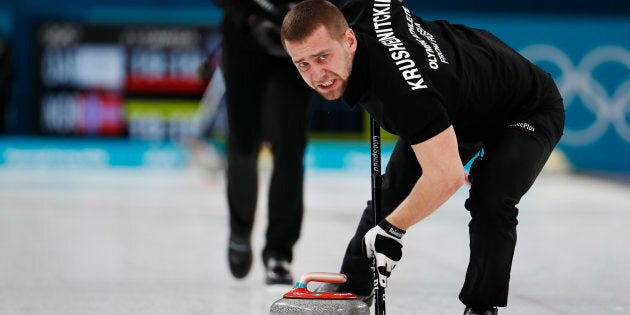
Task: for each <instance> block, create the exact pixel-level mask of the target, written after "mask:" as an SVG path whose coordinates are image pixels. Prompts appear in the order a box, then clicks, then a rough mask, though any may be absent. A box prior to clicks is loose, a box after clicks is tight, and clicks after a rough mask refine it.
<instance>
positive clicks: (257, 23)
mask: <svg viewBox="0 0 630 315" xmlns="http://www.w3.org/2000/svg"><path fill="white" fill-rule="evenodd" d="M249 27H250V29H251V32H252V35H253V36H254V38H255V39H256V41H257V42H258V44H259V45H260V46H261V47H262V48H264V49H265V51H266V52H267V53H268V54H270V55H272V56H277V57H289V54H287V52H286V51H285V50H284V47H282V42H281V41H280V25H279V24H277V23H274V22H273V21H271V20H268V19H265V18H261V17H258V16H255V15H252V16H251V17H250V18H249Z"/></svg>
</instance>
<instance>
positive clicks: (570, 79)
mask: <svg viewBox="0 0 630 315" xmlns="http://www.w3.org/2000/svg"><path fill="white" fill-rule="evenodd" d="M521 53H522V54H523V55H524V56H525V57H527V58H528V59H529V60H530V61H532V62H534V63H536V62H550V63H553V64H555V65H556V66H558V67H559V68H560V71H561V75H560V76H559V77H558V78H555V80H556V83H557V85H558V89H559V90H560V94H562V97H563V98H564V103H565V107H566V109H569V107H571V106H577V105H575V104H576V103H578V102H576V101H577V98H579V99H580V100H581V101H582V104H583V105H584V107H585V109H587V110H588V111H590V112H591V113H592V114H593V116H594V117H595V119H594V121H593V122H592V123H590V124H588V125H586V126H584V127H580V128H579V129H577V128H576V129H569V128H566V127H565V132H564V137H563V139H562V141H563V143H564V144H566V145H571V146H576V147H577V146H586V145H588V144H591V143H593V142H595V141H597V140H598V139H599V138H600V137H601V136H602V135H603V134H604V133H605V132H606V130H607V129H608V126H609V125H612V126H613V127H614V128H615V130H616V131H617V133H618V134H619V136H620V137H621V138H622V139H623V140H624V141H626V142H628V143H630V126H629V123H628V121H627V120H626V117H627V116H628V114H630V75H629V76H628V77H627V78H626V79H625V81H623V82H622V83H621V84H620V85H619V86H618V88H617V89H616V90H615V91H614V93H612V97H609V96H608V93H607V92H606V89H605V88H604V86H603V85H602V84H601V83H600V82H598V81H597V80H596V79H594V78H593V71H594V70H595V68H597V67H598V66H599V65H601V64H603V63H606V62H613V63H618V64H620V65H621V66H625V67H626V68H627V69H628V70H629V71H630V51H628V50H626V49H624V48H623V47H619V46H600V47H597V48H595V49H593V50H591V51H590V52H588V54H587V55H585V56H584V58H582V60H581V61H580V63H579V64H578V65H577V67H574V65H573V63H572V61H571V59H570V58H569V57H568V56H567V55H566V54H565V53H564V52H563V51H562V50H560V49H558V48H556V47H554V46H550V45H532V46H529V47H527V48H525V49H523V50H522V51H521Z"/></svg>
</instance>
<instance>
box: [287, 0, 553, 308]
mask: <svg viewBox="0 0 630 315" xmlns="http://www.w3.org/2000/svg"><path fill="white" fill-rule="evenodd" d="M344 3H345V4H344V5H343V6H341V10H339V9H338V8H337V7H336V6H335V5H333V4H332V3H331V2H328V1H325V0H306V1H304V2H301V3H299V4H297V5H296V6H295V7H293V8H292V9H291V11H290V12H289V13H288V14H287V16H286V17H285V19H284V22H283V25H282V30H281V35H282V42H283V44H284V47H285V49H286V51H287V52H288V53H289V55H290V56H291V59H292V60H293V63H294V64H295V66H296V68H297V70H298V71H299V73H300V74H301V76H302V78H303V79H304V81H305V82H306V83H307V84H309V85H310V87H311V88H313V89H314V90H316V91H317V92H319V93H320V94H321V95H322V96H323V97H325V98H326V99H329V100H333V99H339V98H343V100H344V101H345V102H346V103H347V104H348V105H349V106H351V107H354V106H357V105H359V106H362V107H363V108H364V109H365V110H366V111H367V112H368V113H369V114H370V115H371V116H372V117H373V118H374V119H375V120H376V121H377V122H378V123H379V124H380V125H381V126H382V127H383V128H384V129H385V130H387V131H389V132H391V133H393V134H396V135H398V136H399V139H398V141H397V143H396V146H395V148H394V151H393V153H392V156H391V158H390V160H389V162H388V164H387V167H386V171H385V174H384V176H383V183H382V187H381V188H382V207H381V208H382V211H383V213H382V217H384V218H385V219H384V220H382V221H381V222H379V223H378V225H377V226H376V227H374V224H373V222H371V221H372V214H371V208H370V206H369V205H368V207H367V208H366V209H365V211H364V213H363V216H362V218H361V220H360V222H359V225H358V228H357V230H356V233H355V235H354V237H353V238H352V239H351V240H350V242H349V244H348V247H347V250H346V253H345V256H344V260H343V263H342V266H341V273H344V274H346V275H347V276H348V281H347V282H346V283H345V284H343V285H341V286H340V287H338V288H337V289H338V290H340V291H345V292H352V293H355V294H357V295H361V296H367V297H369V296H370V294H371V291H372V288H373V285H372V273H371V269H370V266H371V264H370V258H371V257H373V256H375V257H376V260H377V267H378V268H377V269H378V270H379V282H380V283H381V284H382V285H383V286H386V285H387V278H388V277H389V276H390V273H391V271H392V270H393V268H394V266H395V265H396V263H397V262H398V261H399V259H400V258H401V256H402V238H403V236H404V234H405V232H406V231H407V230H408V229H409V228H410V227H412V226H413V225H415V224H417V223H418V222H419V221H421V220H423V219H424V218H426V217H427V216H428V215H430V214H431V213H432V212H434V211H435V210H436V209H438V208H439V207H440V206H441V205H442V204H443V203H444V202H445V201H446V200H448V199H449V198H450V197H451V196H452V195H453V194H454V193H455V192H456V191H457V190H458V189H459V188H460V187H461V186H462V185H463V183H464V182H465V176H464V175H463V174H464V169H463V165H464V164H465V163H467V162H468V161H469V160H471V159H472V158H473V157H475V156H476V155H477V153H479V152H480V150H481V149H483V157H478V158H477V159H476V160H475V162H474V163H473V167H472V169H471V172H470V180H471V186H470V194H469V197H468V199H467V200H466V202H465V205H464V206H465V208H466V209H467V210H468V211H469V212H470V215H471V220H470V223H469V227H468V229H469V234H470V259H469V262H468V270H467V272H466V276H465V279H464V283H463V287H462V289H461V292H460V294H459V299H460V300H461V302H462V303H463V304H464V305H465V311H464V314H496V313H497V307H505V306H507V302H508V286H509V279H510V270H511V265H512V258H513V256H514V249H515V245H516V226H517V223H518V221H517V215H518V209H517V207H516V206H517V204H518V203H519V201H520V199H521V197H522V196H523V195H524V194H525V193H526V192H527V191H528V189H529V188H530V187H531V185H532V184H533V183H534V181H535V179H536V178H537V176H538V174H539V173H540V171H541V170H542V168H543V166H544V164H545V162H546V160H547V159H548V157H549V155H550V154H551V152H552V150H553V148H554V147H555V145H556V144H557V143H558V141H559V140H560V137H561V136H562V131H563V128H564V106H563V102H562V98H561V96H560V94H559V92H558V89H557V88H556V85H555V83H554V82H553V80H552V79H551V77H550V76H549V74H548V73H545V72H544V71H543V70H542V69H540V68H539V67H537V66H535V65H534V64H532V63H531V62H529V61H528V60H527V59H525V58H524V57H522V56H521V55H519V54H518V53H517V52H516V51H514V50H513V49H512V48H510V47H508V46H507V45H506V44H504V43H503V42H502V41H500V40H499V39H498V38H496V37H495V36H493V35H492V34H490V33H489V32H487V31H483V30H478V29H473V28H470V27H467V26H464V25H455V24H450V23H448V22H446V21H434V22H431V21H425V20H423V19H421V18H419V17H417V16H413V15H412V14H411V13H410V11H409V10H408V9H407V8H405V7H404V6H403V5H402V4H401V3H400V2H399V1H390V0H363V1H359V0H356V1H355V0H350V1H345V2H344ZM342 12H343V13H342ZM348 21H350V25H349V23H348ZM364 252H365V253H366V254H365V253H364Z"/></svg>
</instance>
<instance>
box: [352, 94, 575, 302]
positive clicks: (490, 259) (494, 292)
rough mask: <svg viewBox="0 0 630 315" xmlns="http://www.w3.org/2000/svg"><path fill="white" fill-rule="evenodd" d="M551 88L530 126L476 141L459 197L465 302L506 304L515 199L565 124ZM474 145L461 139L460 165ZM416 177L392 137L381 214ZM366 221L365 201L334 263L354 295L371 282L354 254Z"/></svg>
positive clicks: (408, 152) (408, 155) (406, 150)
mask: <svg viewBox="0 0 630 315" xmlns="http://www.w3.org/2000/svg"><path fill="white" fill-rule="evenodd" d="M552 94H553V97H551V96H550V101H549V103H548V104H546V106H545V109H543V110H540V111H539V112H538V113H536V114H534V115H533V116H531V117H529V118H528V119H527V120H526V121H525V122H527V123H528V124H529V125H530V126H534V127H535V128H536V129H535V131H531V130H528V129H525V128H522V126H521V127H519V126H509V127H508V126H506V127H505V128H502V129H500V130H496V132H495V134H494V135H493V136H491V137H488V138H487V139H486V140H484V141H483V142H482V143H480V145H481V147H482V148H483V158H481V159H480V160H478V161H477V162H476V163H475V164H476V165H475V167H474V170H473V173H472V174H471V175H472V178H473V182H472V185H471V187H470V196H469V198H468V199H467V200H466V203H465V207H466V209H467V210H469V211H470V214H471V217H472V219H471V220H470V224H469V233H470V260H469V265H468V270H467V272H466V278H465V282H464V285H463V288H462V290H461V293H460V295H459V298H460V300H461V301H462V302H463V303H464V304H465V305H468V306H479V307H486V306H506V305H507V297H508V285H509V280H510V270H511V266H512V258H513V256H514V248H515V245H516V225H517V223H518V221H517V215H518V209H517V208H516V205H517V204H518V202H519V201H520V199H521V197H522V196H523V195H524V194H525V193H526V192H527V191H528V190H529V188H530V187H531V185H532V184H533V183H534V181H535V179H536V178H537V176H538V174H539V173H540V171H541V170H542V168H543V166H544V164H545V162H546V161H547V159H548V158H549V155H550V154H551V152H552V150H553V148H554V147H555V145H556V144H557V142H558V141H559V139H560V137H561V135H562V129H563V127H564V108H563V105H562V100H561V98H560V95H559V94H558V93H557V92H556V90H555V89H554V93H552ZM479 148H480V147H477V146H476V145H460V147H459V152H460V157H461V160H462V162H463V163H467V162H468V161H469V160H470V159H471V158H473V157H474V156H475V154H476V153H477V152H478V151H479ZM421 175H422V169H421V167H420V165H419V164H418V161H417V159H416V157H415V155H414V152H413V150H412V149H411V146H410V145H409V144H407V143H405V142H404V141H402V140H399V141H398V142H397V143H396V146H395V148H394V151H393V153H392V156H391V158H390V161H389V163H388V165H387V168H386V171H385V174H384V176H383V184H382V207H381V208H382V212H383V213H382V217H385V216H386V215H387V214H389V213H391V212H392V211H393V210H394V209H395V208H396V206H398V204H400V202H401V201H402V200H403V199H404V198H405V197H406V196H407V195H408V194H409V193H410V192H411V189H412V188H413V186H414V185H415V183H416V182H417V180H418V178H419V177H420V176H421ZM372 221H373V219H372V212H371V207H370V204H369V202H368V207H367V208H366V209H365V210H364V212H363V216H362V217H361V221H360V222H359V226H358V228H357V230H356V233H355V235H354V236H353V238H352V239H351V241H350V243H349V245H348V247H347V250H346V254H345V257H344V260H343V264H342V267H341V273H344V274H346V275H347V276H348V282H346V284H345V286H344V287H343V288H342V289H344V290H347V291H349V292H354V293H356V294H360V295H367V294H369V293H370V291H371V290H372V286H373V282H372V271H371V269H370V266H371V263H370V261H369V260H368V259H367V258H365V257H364V255H363V254H362V252H361V246H362V243H361V242H362V238H363V235H365V233H366V232H367V231H368V230H369V229H370V228H372V226H373V222H372ZM403 257H404V255H403ZM403 259H404V258H403Z"/></svg>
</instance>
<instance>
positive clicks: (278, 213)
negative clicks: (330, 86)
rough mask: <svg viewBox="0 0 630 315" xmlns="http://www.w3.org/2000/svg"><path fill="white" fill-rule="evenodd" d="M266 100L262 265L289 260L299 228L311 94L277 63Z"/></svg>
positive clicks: (286, 67)
mask: <svg viewBox="0 0 630 315" xmlns="http://www.w3.org/2000/svg"><path fill="white" fill-rule="evenodd" d="M278 61H279V62H278V64H277V66H276V67H275V68H274V70H273V73H272V76H271V81H270V85H269V90H268V93H267V97H266V103H267V105H268V109H267V110H266V113H265V117H266V119H265V122H268V123H269V128H268V132H269V139H270V141H271V150H272V153H273V171H272V174H271V182H270V184H269V205H268V206H269V212H268V227H267V233H266V244H265V247H264V249H263V253H262V256H263V261H267V258H269V257H271V256H273V257H276V258H285V259H288V260H289V261H292V260H293V245H295V243H296V242H297V240H298V238H299V237H300V230H301V226H302V216H303V212H304V205H303V179H304V150H305V147H306V136H307V134H306V131H307V115H308V112H309V104H310V103H311V100H312V99H311V98H312V95H313V94H312V93H311V90H310V88H309V87H308V86H307V85H306V84H305V83H304V81H303V80H302V78H301V77H300V75H299V73H298V72H297V71H296V69H295V67H294V66H293V64H291V62H290V61H289V60H288V59H278Z"/></svg>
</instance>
